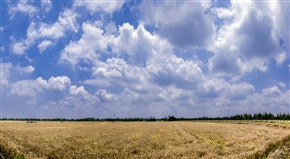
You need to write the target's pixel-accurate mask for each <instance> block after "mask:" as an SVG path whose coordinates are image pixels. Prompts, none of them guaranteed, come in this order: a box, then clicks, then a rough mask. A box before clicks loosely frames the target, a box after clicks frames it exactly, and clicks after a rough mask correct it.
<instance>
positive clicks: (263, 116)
mask: <svg viewBox="0 0 290 159" xmlns="http://www.w3.org/2000/svg"><path fill="white" fill-rule="evenodd" d="M1 120H13V121H30V122H29V123H33V122H31V121H60V122H64V121H112V122H114V121H124V122H130V121H191V120H290V114H289V113H278V114H276V115H274V114H272V113H267V112H264V113H254V114H251V113H244V114H236V115H231V116H224V117H206V116H203V117H194V118H183V117H180V118H178V117H175V116H171V115H169V116H166V117H165V118H155V117H149V118H94V117H87V118H79V119H67V118H52V119H39V118H2V119H1Z"/></svg>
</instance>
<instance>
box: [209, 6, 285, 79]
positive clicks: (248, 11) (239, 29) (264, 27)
mask: <svg viewBox="0 0 290 159" xmlns="http://www.w3.org/2000/svg"><path fill="white" fill-rule="evenodd" d="M281 4H282V2H281V3H280V2H265V3H260V2H254V1H253V2H252V1H247V2H246V3H237V2H235V3H233V2H232V3H231V5H230V7H229V8H214V9H212V12H213V13H216V16H217V17H218V19H219V20H223V21H225V22H224V23H222V24H220V26H219V27H218V29H217V38H216V41H215V43H214V45H213V46H212V47H208V48H209V49H210V50H211V51H212V52H214V53H215V55H214V56H213V57H212V58H211V59H210V60H209V70H210V71H211V72H213V73H215V72H218V73H220V72H222V73H225V74H245V73H250V72H252V71H253V70H255V69H257V70H260V71H263V72H264V71H267V69H268V68H267V65H268V61H269V59H276V61H277V63H278V64H281V63H283V62H284V61H285V59H286V56H285V53H284V52H285V51H286V50H285V47H283V46H281V44H279V43H281V42H280V41H281V39H282V38H283V39H282V41H283V40H286V41H287V38H286V37H284V36H281V35H282V34H286V35H288V34H289V31H288V30H289V29H288V30H287V29H286V30H284V31H282V30H280V29H281V28H279V29H277V26H276V23H278V22H277V18H278V17H279V16H277V15H275V14H277V12H278V13H281V14H283V15H284V14H285V13H284V9H285V8H284V9H281V7H279V6H280V5H281ZM273 5H274V6H277V7H273ZM269 11H270V12H269ZM282 12H283V13H282ZM272 13H273V14H272ZM276 16H277V17H276ZM278 19H279V18H278ZM284 26H285V25H284ZM278 30H279V31H278ZM281 32H283V33H281ZM288 39H289V38H288Z"/></svg>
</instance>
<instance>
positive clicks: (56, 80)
mask: <svg viewBox="0 0 290 159" xmlns="http://www.w3.org/2000/svg"><path fill="white" fill-rule="evenodd" d="M70 84H71V82H70V79H69V78H68V77H67V76H58V77H51V78H50V79H49V80H48V81H46V80H44V79H43V78H42V77H38V78H37V79H36V80H20V81H17V82H15V83H13V84H11V90H10V91H9V94H16V95H18V96H27V97H32V98H36V96H37V95H38V94H39V93H41V92H43V90H58V91H64V90H65V89H66V88H68V87H69V86H70Z"/></svg>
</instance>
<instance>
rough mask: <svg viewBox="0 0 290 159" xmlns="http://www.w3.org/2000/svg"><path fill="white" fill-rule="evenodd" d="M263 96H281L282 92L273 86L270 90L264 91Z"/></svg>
mask: <svg viewBox="0 0 290 159" xmlns="http://www.w3.org/2000/svg"><path fill="white" fill-rule="evenodd" d="M262 94H263V95H264V96H279V95H280V94H281V91H280V89H279V88H278V87H277V86H273V87H270V88H265V89H263V90H262Z"/></svg>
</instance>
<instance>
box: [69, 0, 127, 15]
mask: <svg viewBox="0 0 290 159" xmlns="http://www.w3.org/2000/svg"><path fill="white" fill-rule="evenodd" d="M124 3H125V0H111V1H103V0H95V1H89V0H75V2H74V4H73V6H74V7H86V8H87V9H88V10H89V11H90V12H91V13H95V12H106V13H108V14H112V13H113V12H114V11H116V10H119V9H120V8H121V7H122V6H123V4H124Z"/></svg>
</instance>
